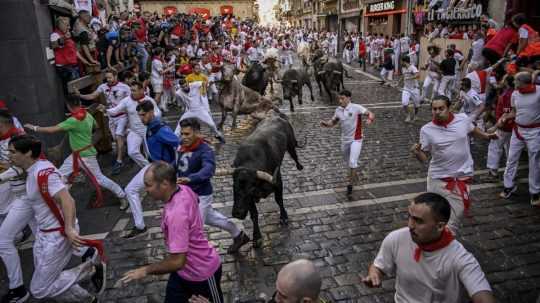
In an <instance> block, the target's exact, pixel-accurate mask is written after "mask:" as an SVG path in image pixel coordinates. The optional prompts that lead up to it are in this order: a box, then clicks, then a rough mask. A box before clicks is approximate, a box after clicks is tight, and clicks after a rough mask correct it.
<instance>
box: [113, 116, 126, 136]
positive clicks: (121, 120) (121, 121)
mask: <svg viewBox="0 0 540 303" xmlns="http://www.w3.org/2000/svg"><path fill="white" fill-rule="evenodd" d="M127 123H128V119H127V116H126V115H123V116H120V117H116V118H111V117H109V130H110V131H111V135H112V136H113V139H116V137H118V136H120V137H123V136H125V135H126V127H127Z"/></svg>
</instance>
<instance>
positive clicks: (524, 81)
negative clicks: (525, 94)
mask: <svg viewBox="0 0 540 303" xmlns="http://www.w3.org/2000/svg"><path fill="white" fill-rule="evenodd" d="M532 80H533V79H532V75H531V73H529V72H519V73H517V74H516V76H515V82H516V87H517V88H519V87H522V86H525V85H529V84H531V83H532Z"/></svg>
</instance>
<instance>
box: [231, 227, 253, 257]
mask: <svg viewBox="0 0 540 303" xmlns="http://www.w3.org/2000/svg"><path fill="white" fill-rule="evenodd" d="M249 241H250V240H249V237H248V236H247V235H246V233H245V232H244V231H241V232H240V234H239V235H238V236H236V237H235V238H234V239H233V244H232V245H231V246H229V249H227V253H228V254H233V253H235V252H237V251H238V250H239V249H240V247H242V246H244V245H245V244H247V243H249Z"/></svg>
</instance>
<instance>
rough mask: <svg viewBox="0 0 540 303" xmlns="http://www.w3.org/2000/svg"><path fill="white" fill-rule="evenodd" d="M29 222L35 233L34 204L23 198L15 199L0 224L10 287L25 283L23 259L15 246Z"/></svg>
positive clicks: (0, 252) (2, 254)
mask: <svg viewBox="0 0 540 303" xmlns="http://www.w3.org/2000/svg"><path fill="white" fill-rule="evenodd" d="M27 224H28V225H30V227H31V228H32V232H33V233H34V235H35V234H36V220H35V219H34V211H33V210H32V206H31V205H30V203H28V202H27V201H25V200H23V199H15V200H14V201H13V202H12V204H11V209H10V210H9V212H8V213H7V214H6V216H5V217H4V218H3V221H2V223H1V224H0V258H2V261H4V265H5V266H6V271H7V275H8V278H9V288H10V289H13V288H17V287H19V286H21V285H23V276H22V270H21V260H20V258H19V253H18V251H17V248H16V247H15V239H16V237H17V234H19V233H20V232H21V231H22V230H23V229H24V227H25V226H26V225H27Z"/></svg>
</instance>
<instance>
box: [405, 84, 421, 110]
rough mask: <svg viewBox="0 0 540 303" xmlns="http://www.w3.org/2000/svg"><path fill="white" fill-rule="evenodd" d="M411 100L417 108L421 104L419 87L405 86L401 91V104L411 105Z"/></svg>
mask: <svg viewBox="0 0 540 303" xmlns="http://www.w3.org/2000/svg"><path fill="white" fill-rule="evenodd" d="M411 101H412V103H413V105H414V107H415V108H416V107H419V106H420V90H419V89H418V88H414V89H409V88H403V91H402V92H401V105H403V106H409V104H410V103H411Z"/></svg>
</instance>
